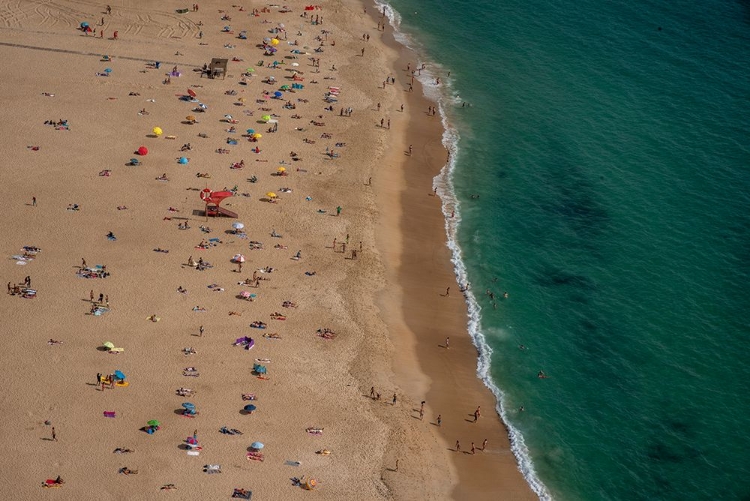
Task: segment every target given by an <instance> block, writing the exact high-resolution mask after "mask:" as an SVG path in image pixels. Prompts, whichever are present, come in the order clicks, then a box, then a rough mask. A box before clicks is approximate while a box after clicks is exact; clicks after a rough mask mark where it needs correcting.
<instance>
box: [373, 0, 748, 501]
mask: <svg viewBox="0 0 750 501" xmlns="http://www.w3.org/2000/svg"><path fill="white" fill-rule="evenodd" d="M388 2H389V3H388V13H389V17H390V18H391V22H392V24H394V25H395V26H396V27H397V28H398V31H399V38H400V39H401V40H402V41H403V42H404V43H406V44H408V45H410V46H412V47H413V48H415V49H416V50H417V52H418V54H420V58H421V62H424V63H425V64H426V65H427V70H426V71H424V72H423V73H422V75H421V79H422V81H423V82H424V83H425V84H426V93H427V94H428V95H429V96H431V97H432V98H434V99H436V100H437V101H438V102H439V103H440V108H441V111H442V112H443V114H444V123H445V125H446V129H447V130H446V134H445V137H444V139H445V142H446V144H448V145H449V147H450V148H451V149H452V150H453V153H454V154H453V156H452V157H453V161H452V163H451V164H450V165H449V166H446V169H445V172H444V175H443V176H441V177H439V178H437V179H436V185H437V186H438V187H439V189H440V193H441V196H442V197H443V199H444V212H445V214H446V216H447V218H446V228H447V230H448V231H449V234H450V236H451V246H452V248H453V250H454V259H455V261H454V264H455V266H456V271H457V275H458V278H459V281H460V282H470V283H471V286H472V287H471V293H470V294H469V295H468V296H467V299H468V301H469V303H470V311H471V313H470V318H469V320H468V324H469V328H470V331H471V333H472V335H473V336H474V337H475V341H476V344H477V346H478V347H479V348H480V351H481V355H480V360H479V367H478V376H479V377H482V378H483V379H485V381H486V383H487V385H488V386H490V387H491V388H492V389H493V391H495V393H496V395H497V396H498V402H499V403H498V410H499V412H501V413H502V415H503V417H504V418H505V420H506V422H507V423H508V425H509V427H510V433H511V439H512V444H513V451H514V453H515V455H516V457H517V459H518V463H519V468H520V469H521V470H522V471H523V473H524V475H525V476H526V478H527V479H528V481H529V483H530V484H531V486H532V488H533V489H534V490H535V492H536V493H537V494H538V495H539V496H540V498H543V499H557V500H584V501H588V500H672V499H674V500H678V499H679V500H684V499H690V500H715V499H721V500H735V499H736V500H740V499H750V397H749V396H748V394H747V393H748V389H749V388H750V368H748V367H749V366H748V364H747V363H746V361H745V359H746V357H747V356H748V353H750V325H749V324H750V322H748V318H747V316H746V315H747V314H748V312H750V285H749V284H750V3H749V2H747V1H745V0H741V1H731V0H730V1H719V0H705V1H703V2H695V1H687V0H676V1H672V2H660V1H656V0H635V1H631V2H599V1H593V0H579V1H577V2H563V1H560V0H544V1H542V0H525V1H523V2H522V1H519V0H473V1H472V2H468V1H465V0H456V1H451V2H434V1H428V0H388ZM381 5H382V4H381ZM448 72H450V76H448ZM436 76H440V77H441V80H442V83H441V84H440V85H435V84H434V78H435V77H436ZM463 103H468V104H469V106H464V105H463ZM453 210H456V215H455V217H454V218H450V213H451V212H452V211H453ZM488 290H489V291H491V292H492V293H493V294H494V296H495V299H494V300H492V299H491V298H490V296H489V295H488V294H487V291H488ZM505 291H507V292H508V297H507V298H504V297H503V292H505ZM521 346H523V348H525V349H522V348H521ZM539 371H544V373H545V374H546V375H547V376H548V377H547V378H545V379H540V378H539V377H537V374H538V372H539ZM522 406H523V408H524V410H523V411H521V410H520V408H521V407H522ZM498 499H502V493H498Z"/></svg>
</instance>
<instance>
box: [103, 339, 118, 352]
mask: <svg viewBox="0 0 750 501" xmlns="http://www.w3.org/2000/svg"><path fill="white" fill-rule="evenodd" d="M102 346H104V347H105V348H107V349H108V350H111V349H112V348H114V347H115V344H114V343H113V342H112V341H105V342H104V343H102Z"/></svg>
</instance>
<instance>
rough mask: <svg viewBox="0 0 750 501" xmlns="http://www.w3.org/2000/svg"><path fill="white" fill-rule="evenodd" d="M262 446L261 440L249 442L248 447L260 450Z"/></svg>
mask: <svg viewBox="0 0 750 501" xmlns="http://www.w3.org/2000/svg"><path fill="white" fill-rule="evenodd" d="M263 447H265V446H264V445H263V443H262V442H253V443H252V444H250V448H251V449H257V450H260V449H262V448H263Z"/></svg>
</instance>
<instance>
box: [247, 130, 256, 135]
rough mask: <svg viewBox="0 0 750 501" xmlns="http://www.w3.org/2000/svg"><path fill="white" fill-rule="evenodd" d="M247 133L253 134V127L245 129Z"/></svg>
mask: <svg viewBox="0 0 750 501" xmlns="http://www.w3.org/2000/svg"><path fill="white" fill-rule="evenodd" d="M247 133H248V134H255V129H247Z"/></svg>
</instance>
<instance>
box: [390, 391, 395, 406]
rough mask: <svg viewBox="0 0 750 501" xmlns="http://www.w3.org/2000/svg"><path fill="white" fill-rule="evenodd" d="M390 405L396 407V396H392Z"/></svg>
mask: <svg viewBox="0 0 750 501" xmlns="http://www.w3.org/2000/svg"><path fill="white" fill-rule="evenodd" d="M391 405H396V394H395V393H394V394H393V402H391Z"/></svg>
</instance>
